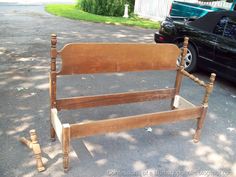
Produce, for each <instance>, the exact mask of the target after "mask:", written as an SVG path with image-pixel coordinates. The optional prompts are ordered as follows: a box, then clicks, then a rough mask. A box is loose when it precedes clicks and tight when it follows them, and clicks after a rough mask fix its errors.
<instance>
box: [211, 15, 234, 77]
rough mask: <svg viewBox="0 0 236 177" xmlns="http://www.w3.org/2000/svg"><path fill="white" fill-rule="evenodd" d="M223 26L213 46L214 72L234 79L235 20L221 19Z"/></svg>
mask: <svg viewBox="0 0 236 177" xmlns="http://www.w3.org/2000/svg"><path fill="white" fill-rule="evenodd" d="M222 19H224V20H225V24H224V25H223V26H224V28H223V31H221V32H222V34H221V35H218V37H217V41H216V44H215V60H214V61H215V63H216V68H215V69H216V70H217V71H218V72H220V74H221V75H223V76H226V77H230V78H232V79H236V20H234V19H232V18H230V17H223V18H222Z"/></svg>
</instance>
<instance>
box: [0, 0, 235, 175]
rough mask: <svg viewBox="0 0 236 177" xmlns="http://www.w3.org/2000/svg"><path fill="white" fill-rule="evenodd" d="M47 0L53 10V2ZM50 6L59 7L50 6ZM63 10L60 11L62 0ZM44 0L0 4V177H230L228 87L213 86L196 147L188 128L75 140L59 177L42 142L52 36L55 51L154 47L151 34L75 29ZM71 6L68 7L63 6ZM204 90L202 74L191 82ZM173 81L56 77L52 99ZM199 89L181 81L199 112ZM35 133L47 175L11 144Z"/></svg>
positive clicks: (122, 108)
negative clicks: (78, 46)
mask: <svg viewBox="0 0 236 177" xmlns="http://www.w3.org/2000/svg"><path fill="white" fill-rule="evenodd" d="M54 1H55V0H53V1H52V2H54ZM55 2H58V1H55ZM61 2H63V1H62V0H61ZM45 3H46V1H39V0H35V1H32V0H28V1H14V0H10V1H4V0H0V62H1V64H0V176H1V177H15V176H20V177H22V176H24V177H31V176H40V177H41V176H53V177H57V176H81V177H86V176H88V177H101V176H104V177H105V176H122V177H125V176H127V177H128V176H142V177H149V176H150V177H153V176H161V177H163V176H173V177H174V176H181V177H184V176H191V177H198V176H201V175H202V176H212V177H213V176H214V177H215V176H236V160H235V159H236V154H235V146H236V136H235V135H236V87H235V85H234V84H233V83H230V82H228V81H225V80H224V79H222V78H217V80H216V84H215V88H214V91H213V93H212V95H211V97H210V101H209V111H208V113H207V118H206V122H205V125H204V129H203V132H202V138H201V141H200V142H199V143H198V144H194V143H193V142H192V135H193V133H194V129H195V128H196V122H195V121H194V120H189V121H185V122H179V123H175V124H167V125H161V126H153V127H152V129H150V128H149V129H148V130H152V131H147V130H146V129H145V128H143V129H136V130H132V131H127V132H120V133H109V134H105V135H100V136H93V137H88V138H82V139H78V140H73V142H72V153H71V164H70V167H71V169H70V170H69V172H68V173H64V172H63V169H62V153H61V145H60V143H59V142H58V140H57V141H56V142H50V138H49V95H48V72H49V63H50V56H49V50H50V34H51V33H56V34H57V35H58V49H60V48H62V47H63V45H64V44H66V43H69V42H129V43H132V42H133V43H153V33H154V32H155V30H146V29H141V28H136V27H126V26H114V25H106V24H99V23H89V22H82V21H74V20H69V19H65V18H62V17H56V16H53V15H50V14H48V13H46V12H45V11H44V4H45ZM67 3H73V1H67ZM195 74H196V75H197V76H198V77H199V78H201V79H203V80H205V81H207V80H208V77H209V75H210V74H209V73H207V72H203V71H199V72H198V73H195ZM174 78H175V73H174V72H163V71H162V72H158V71H157V72H143V73H120V74H98V75H80V76H78V77H74V76H73V77H65V78H60V79H59V81H58V86H59V88H61V89H59V90H58V96H59V97H63V96H65V95H67V96H76V95H89V94H101V93H114V92H122V91H132V90H147V89H154V88H163V87H164V88H168V87H173V82H174ZM203 93H204V92H203V90H202V88H200V87H198V86H196V84H195V83H193V82H192V81H190V80H189V79H187V78H185V79H184V81H183V86H182V91H181V95H183V96H184V97H186V98H188V100H191V101H192V102H193V103H195V104H200V103H201V100H202V97H203ZM169 103H170V102H169V101H160V102H155V101H151V102H146V103H135V104H127V105H118V106H108V107H101V108H89V109H81V110H78V111H63V112H62V113H60V117H62V122H70V123H72V122H78V121H83V120H87V119H103V118H113V117H119V116H127V115H135V114H139V113H149V112H154V111H157V110H159V111H161V110H167V109H168V108H169ZM30 129H36V131H37V133H38V136H39V142H40V145H41V147H42V151H43V153H42V156H43V161H44V163H45V166H46V168H47V170H46V171H44V172H42V173H38V172H37V170H36V167H35V161H34V157H33V154H32V152H31V151H30V150H29V149H28V148H26V147H25V146H23V145H22V144H21V143H20V142H19V137H22V136H25V137H28V136H29V134H28V132H29V130H30Z"/></svg>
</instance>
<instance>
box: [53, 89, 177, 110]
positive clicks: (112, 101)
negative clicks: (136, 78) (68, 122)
mask: <svg viewBox="0 0 236 177" xmlns="http://www.w3.org/2000/svg"><path fill="white" fill-rule="evenodd" d="M174 94H175V89H174V88H171V89H159V90H149V91H139V92H126V93H115V94H105V95H95V96H83V97H74V98H64V99H60V100H57V109H58V110H61V109H78V108H87V107H96V106H108V105H116V104H123V103H133V102H142V101H151V100H158V99H169V98H173V97H174Z"/></svg>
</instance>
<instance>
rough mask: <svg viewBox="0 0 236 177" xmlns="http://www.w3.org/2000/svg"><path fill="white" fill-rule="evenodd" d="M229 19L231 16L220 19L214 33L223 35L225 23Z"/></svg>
mask: <svg viewBox="0 0 236 177" xmlns="http://www.w3.org/2000/svg"><path fill="white" fill-rule="evenodd" d="M228 20H229V17H222V18H221V19H220V21H219V22H218V23H217V25H216V27H215V29H214V31H213V33H215V34H218V35H221V36H222V35H223V32H224V28H225V25H226V23H227V21H228Z"/></svg>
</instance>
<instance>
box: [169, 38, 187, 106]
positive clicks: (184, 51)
mask: <svg viewBox="0 0 236 177" xmlns="http://www.w3.org/2000/svg"><path fill="white" fill-rule="evenodd" d="M188 40H189V38H188V37H185V38H184V44H183V48H182V52H181V62H180V65H179V66H178V70H177V73H176V79H175V95H179V92H180V87H181V83H182V79H183V74H182V73H181V70H184V59H185V57H186V55H187V51H188ZM173 103H174V98H173V99H172V101H171V107H172V109H174V106H173Z"/></svg>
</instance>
